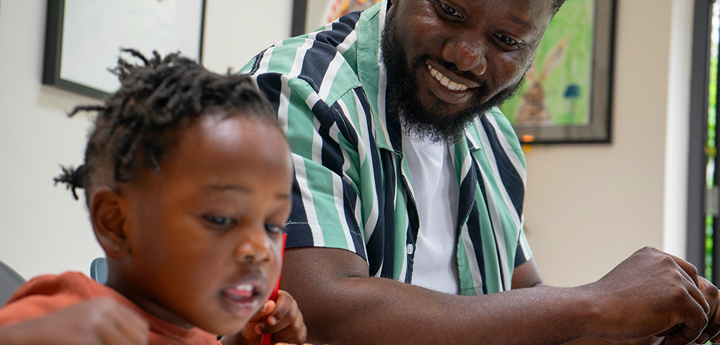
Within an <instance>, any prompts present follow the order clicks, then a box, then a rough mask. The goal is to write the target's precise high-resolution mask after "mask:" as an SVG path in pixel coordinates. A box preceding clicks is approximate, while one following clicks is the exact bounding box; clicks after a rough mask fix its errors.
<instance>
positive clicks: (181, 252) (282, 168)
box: [108, 115, 292, 334]
mask: <svg viewBox="0 0 720 345" xmlns="http://www.w3.org/2000/svg"><path fill="white" fill-rule="evenodd" d="M160 167H161V171H160V172H159V173H156V172H155V171H154V170H153V169H152V168H150V169H145V170H146V171H144V172H142V173H141V174H139V175H138V176H137V178H136V179H133V180H132V181H131V182H128V183H124V184H123V185H122V186H121V187H120V195H121V198H122V199H121V200H122V203H121V206H122V208H123V212H124V213H125V214H126V217H125V219H124V223H123V225H122V226H123V229H124V231H125V233H126V235H127V239H126V241H127V246H128V249H127V255H125V256H124V257H123V258H120V259H119V260H117V262H116V263H115V265H116V267H117V271H118V272H117V274H116V275H115V277H110V280H109V281H108V285H110V286H111V287H113V288H115V289H116V290H118V291H120V292H121V293H123V294H124V295H125V296H127V297H128V298H130V299H131V300H132V301H133V302H135V303H136V304H138V305H139V306H140V307H141V308H143V309H144V310H145V311H147V312H149V313H151V314H153V315H155V316H158V317H160V318H162V319H164V320H166V321H169V322H172V323H175V324H178V325H182V326H187V327H189V326H197V327H200V328H203V329H205V330H206V331H209V332H212V333H216V334H230V333H235V332H238V331H239V330H241V329H242V327H244V325H245V324H246V323H247V322H248V320H249V319H250V318H251V317H252V316H253V315H254V314H255V313H256V312H257V311H258V310H259V308H260V307H262V305H263V304H264V302H265V301H267V299H268V298H269V296H270V293H271V292H272V290H273V287H274V286H275V283H276V282H277V278H278V275H279V272H280V264H281V263H280V247H281V245H282V243H281V242H282V233H281V230H282V227H283V226H284V225H285V222H286V221H287V218H288V216H289V214H290V208H291V196H290V193H291V188H292V163H291V160H290V151H289V148H288V145H287V143H286V141H285V140H284V139H283V138H282V135H281V134H280V132H279V131H278V129H276V128H275V127H272V126H271V125H268V124H266V123H263V122H259V121H254V120H248V119H246V118H243V117H240V116H235V117H231V118H225V119H223V118H222V117H220V116H214V115H210V116H202V117H200V118H199V119H197V120H195V122H193V123H192V124H191V125H190V126H188V127H187V128H186V129H183V130H181V133H180V134H179V136H178V142H177V144H176V146H175V148H173V149H171V150H170V151H169V152H168V154H167V157H165V158H164V159H163V160H162V161H161V162H160ZM111 274H113V273H112V272H111Z"/></svg>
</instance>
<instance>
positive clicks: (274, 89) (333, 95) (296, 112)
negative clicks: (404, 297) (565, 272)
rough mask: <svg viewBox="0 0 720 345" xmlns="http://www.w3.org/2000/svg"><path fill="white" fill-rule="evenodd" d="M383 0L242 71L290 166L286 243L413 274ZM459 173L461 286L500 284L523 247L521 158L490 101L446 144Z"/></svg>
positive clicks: (412, 231) (414, 227) (374, 270)
mask: <svg viewBox="0 0 720 345" xmlns="http://www.w3.org/2000/svg"><path fill="white" fill-rule="evenodd" d="M386 8H387V2H386V1H382V2H381V3H379V4H377V5H375V6H373V7H372V8H370V9H368V10H366V11H365V12H362V13H360V12H355V13H350V14H348V15H346V16H343V17H341V18H340V19H338V20H336V21H335V22H333V23H330V24H327V25H325V26H324V27H322V28H320V29H319V30H318V31H315V32H312V33H309V34H306V35H303V36H299V37H294V38H289V39H286V40H283V41H281V42H278V43H276V44H275V45H273V46H271V47H270V48H267V49H266V50H264V51H262V52H261V53H260V54H258V55H257V56H256V57H255V58H254V59H253V60H252V61H250V62H249V63H248V64H247V65H246V66H245V67H243V69H242V70H241V72H242V73H248V74H250V75H251V76H252V78H253V80H254V82H255V83H256V85H257V86H258V88H259V89H261V90H262V91H263V92H265V94H266V95H267V96H268V99H269V100H270V102H271V103H272V104H273V106H274V107H275V108H276V109H277V112H278V117H279V118H280V120H281V123H282V124H283V129H284V130H285V133H286V135H287V138H288V140H289V142H290V146H291V150H292V153H293V163H294V165H295V182H294V185H293V208H292V212H291V216H290V220H289V222H288V224H287V227H286V229H287V233H288V237H287V247H288V248H292V247H328V248H342V249H346V250H350V251H352V252H355V253H357V254H358V255H360V256H361V257H362V258H363V259H365V260H366V261H367V263H368V269H369V274H370V276H376V277H385V278H390V279H395V280H398V281H402V282H407V283H410V282H411V278H412V269H413V254H414V250H413V249H414V246H415V240H416V238H417V234H418V228H419V225H418V222H419V221H418V214H417V209H416V206H415V201H414V198H413V187H412V181H411V179H410V174H409V171H408V167H407V161H406V159H405V158H404V156H403V153H402V138H401V127H400V123H399V120H398V118H397V116H393V115H392V114H387V113H386V111H385V86H386V78H385V72H384V70H383V68H384V67H383V65H382V64H381V63H380V62H379V61H380V58H379V56H380V55H379V54H380V43H379V42H380V34H381V32H382V29H383V25H384V23H385V9H386ZM450 154H451V158H452V160H453V162H454V167H455V175H456V177H457V179H458V181H460V182H459V194H460V195H459V202H458V214H457V220H458V221H457V223H458V225H457V228H456V229H455V233H456V236H455V237H456V242H457V255H456V259H457V266H458V271H459V285H460V293H461V294H463V295H476V294H487V293H494V292H499V291H503V290H509V289H510V287H511V279H512V273H513V269H514V268H515V267H517V266H518V265H520V264H522V263H524V262H526V261H527V260H528V259H529V258H530V256H531V252H530V249H529V246H528V244H527V241H526V239H525V235H524V234H523V230H522V229H523V218H522V214H523V213H522V207H523V198H524V194H525V179H526V173H525V158H524V156H523V153H522V150H521V148H520V145H519V143H518V140H517V137H516V135H515V133H514V132H513V130H512V127H511V126H510V124H509V123H508V121H507V120H506V119H505V117H504V116H503V115H502V113H500V111H499V110H498V109H497V108H494V109H492V110H490V111H489V112H487V113H485V114H482V115H481V116H479V117H477V119H476V120H475V121H474V122H473V123H471V124H469V125H468V127H467V128H466V130H465V137H464V139H463V140H460V141H458V142H457V143H456V144H454V145H453V147H452V149H451V150H450Z"/></svg>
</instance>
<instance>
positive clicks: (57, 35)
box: [42, 0, 205, 99]
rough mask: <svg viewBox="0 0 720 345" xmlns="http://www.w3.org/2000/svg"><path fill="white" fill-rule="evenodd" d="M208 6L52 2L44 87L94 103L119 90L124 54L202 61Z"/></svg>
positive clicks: (171, 1) (194, 0) (157, 0)
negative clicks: (174, 55) (116, 69)
mask: <svg viewBox="0 0 720 345" xmlns="http://www.w3.org/2000/svg"><path fill="white" fill-rule="evenodd" d="M204 17H205V0H182V1H176V0H153V1H148V0H103V1H96V0H72V1H65V0H48V12H47V28H46V33H45V61H44V66H43V80H42V82H43V84H47V85H53V86H56V87H59V88H61V89H65V90H68V91H73V92H76V93H79V94H82V95H85V96H90V97H94V98H100V99H102V98H105V97H107V95H108V94H110V93H112V92H114V91H115V90H117V89H118V88H119V87H120V83H119V81H118V79H117V77H116V76H115V75H113V74H112V73H110V72H109V71H108V69H109V68H112V67H114V66H116V65H117V60H118V57H119V56H120V48H132V49H136V50H138V51H140V52H141V53H143V54H145V55H146V56H148V55H150V54H152V52H153V51H157V52H158V53H160V54H161V55H163V56H164V55H166V54H168V53H174V52H178V51H179V52H181V53H182V54H183V55H184V56H187V57H189V58H191V59H195V60H197V61H201V60H202V37H203V22H204Z"/></svg>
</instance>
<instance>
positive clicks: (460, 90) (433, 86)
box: [425, 61, 479, 104]
mask: <svg viewBox="0 0 720 345" xmlns="http://www.w3.org/2000/svg"><path fill="white" fill-rule="evenodd" d="M425 66H426V67H427V70H428V73H427V74H426V76H427V78H428V79H431V80H428V82H427V84H428V86H429V87H430V90H431V92H432V93H433V94H434V95H435V96H436V97H438V98H439V99H440V100H442V101H444V102H446V103H450V104H462V103H465V102H467V101H468V100H469V99H470V98H471V97H472V96H473V94H474V92H475V89H476V88H477V87H478V86H479V85H478V84H477V83H476V82H473V81H470V80H467V79H466V78H463V77H460V76H458V75H457V74H455V73H452V72H450V71H448V70H446V69H444V68H443V67H440V66H433V65H431V64H430V62H428V61H425Z"/></svg>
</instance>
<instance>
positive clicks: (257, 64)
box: [248, 49, 267, 74]
mask: <svg viewBox="0 0 720 345" xmlns="http://www.w3.org/2000/svg"><path fill="white" fill-rule="evenodd" d="M266 51H267V49H263V51H261V52H260V53H259V54H257V55H255V57H254V59H255V62H253V66H252V68H251V69H250V71H249V72H248V74H255V72H257V71H258V69H259V68H260V61H262V59H263V56H264V55H265V52H266Z"/></svg>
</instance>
